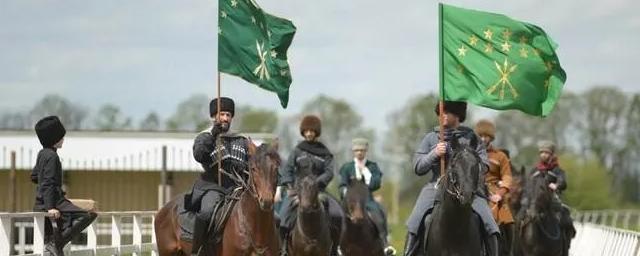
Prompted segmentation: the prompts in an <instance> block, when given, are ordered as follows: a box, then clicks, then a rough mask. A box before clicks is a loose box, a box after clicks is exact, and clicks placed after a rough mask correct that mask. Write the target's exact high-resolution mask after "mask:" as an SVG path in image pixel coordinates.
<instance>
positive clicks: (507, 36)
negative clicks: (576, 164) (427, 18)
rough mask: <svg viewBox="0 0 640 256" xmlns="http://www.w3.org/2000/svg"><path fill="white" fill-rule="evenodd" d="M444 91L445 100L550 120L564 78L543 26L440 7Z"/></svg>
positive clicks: (501, 16) (478, 12)
mask: <svg viewBox="0 0 640 256" xmlns="http://www.w3.org/2000/svg"><path fill="white" fill-rule="evenodd" d="M440 26H441V27H440V33H441V35H440V51H441V52H440V54H441V56H440V59H441V63H440V65H441V71H440V72H441V74H440V75H441V79H440V81H441V82H440V83H441V84H440V86H441V88H440V92H441V94H442V95H441V96H442V97H443V98H444V99H445V100H459V101H469V102H471V103H474V104H476V105H480V106H484V107H487V108H492V109H498V110H505V109H518V110H521V111H523V112H525V113H527V114H530V115H537V116H547V115H548V114H549V113H550V112H551V110H553V107H554V105H555V104H556V101H558V99H559V98H560V93H561V91H562V87H563V84H564V82H565V80H566V74H565V72H564V70H562V68H561V67H560V62H559V61H558V56H557V55H556V53H555V48H556V47H557V45H556V44H555V43H554V42H553V41H552V40H551V38H549V37H548V36H547V34H546V33H545V32H544V31H543V30H542V29H541V28H539V27H537V26H535V25H532V24H528V23H525V22H521V21H517V20H513V19H511V18H509V17H507V16H504V15H501V14H494V13H487V12H480V11H475V10H468V9H462V8H457V7H453V6H449V5H443V4H440Z"/></svg>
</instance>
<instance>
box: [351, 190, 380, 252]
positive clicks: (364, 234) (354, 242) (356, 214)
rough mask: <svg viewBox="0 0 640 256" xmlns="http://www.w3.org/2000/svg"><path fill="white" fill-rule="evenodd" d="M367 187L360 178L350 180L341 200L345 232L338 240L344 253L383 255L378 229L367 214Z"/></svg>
mask: <svg viewBox="0 0 640 256" xmlns="http://www.w3.org/2000/svg"><path fill="white" fill-rule="evenodd" d="M368 199H369V187H368V186H367V184H365V183H364V182H363V181H361V180H351V181H350V182H349V185H348V186H347V192H346V194H345V197H344V200H343V207H344V210H345V212H346V214H347V220H346V225H345V232H344V235H343V236H342V240H341V241H340V249H341V250H342V253H343V254H344V255H349V256H351V255H353V256H369V255H371V256H376V255H377V256H383V255H384V248H383V247H384V245H383V243H384V242H383V241H381V239H380V236H379V235H378V232H380V231H379V230H377V229H376V227H375V224H374V223H373V222H372V221H371V218H369V216H368V214H367V209H366V205H367V200H368Z"/></svg>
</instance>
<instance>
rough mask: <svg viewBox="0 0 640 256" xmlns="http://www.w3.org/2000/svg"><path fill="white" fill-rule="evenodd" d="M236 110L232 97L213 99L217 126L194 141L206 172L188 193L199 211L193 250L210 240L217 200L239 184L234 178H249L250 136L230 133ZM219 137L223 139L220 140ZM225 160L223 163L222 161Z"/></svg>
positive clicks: (196, 155)
mask: <svg viewBox="0 0 640 256" xmlns="http://www.w3.org/2000/svg"><path fill="white" fill-rule="evenodd" d="M234 114H235V103H234V102H233V100H232V99H230V98H226V97H222V98H220V111H218V99H214V100H212V101H211V102H210V103H209V116H210V117H211V120H212V122H213V126H212V127H210V128H207V129H206V130H204V131H202V132H200V134H198V136H197V137H196V138H195V140H194V143H193V157H194V158H195V160H196V161H198V163H200V164H201V165H202V168H203V169H204V173H202V174H201V175H200V177H199V178H198V179H197V180H196V181H195V183H194V184H193V189H192V191H191V193H190V194H187V196H186V197H185V205H186V208H187V209H188V210H191V211H194V212H197V214H196V220H195V222H194V229H193V230H194V231H193V249H192V254H196V253H198V252H199V250H200V248H201V247H202V246H203V245H204V244H205V243H206V241H207V238H206V237H207V236H206V235H207V233H208V231H209V227H211V226H214V225H210V218H211V217H212V215H213V214H214V209H215V207H216V205H217V204H219V203H221V202H222V199H223V198H224V195H225V194H226V193H228V192H230V191H231V190H233V189H235V188H237V187H238V186H239V184H237V182H236V181H235V180H234V179H238V178H240V179H243V180H244V181H245V182H246V181H247V174H246V173H245V171H246V170H247V163H248V161H249V156H248V148H247V143H248V140H247V139H246V138H245V137H242V136H240V135H237V134H231V133H228V131H229V128H230V126H231V121H232V120H233V116H234ZM218 138H219V139H220V140H221V141H220V142H219V143H218V141H217V140H218ZM219 160H220V161H221V165H222V166H221V167H219V166H218V161H219ZM219 170H221V171H223V173H224V175H223V176H222V177H223V178H222V183H221V184H222V186H220V185H218V171H219Z"/></svg>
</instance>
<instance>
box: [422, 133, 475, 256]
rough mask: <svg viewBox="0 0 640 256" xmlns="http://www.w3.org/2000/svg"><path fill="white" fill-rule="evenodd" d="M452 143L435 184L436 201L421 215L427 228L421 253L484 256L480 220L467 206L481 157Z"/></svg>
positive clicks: (473, 191)
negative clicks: (430, 209) (428, 213)
mask: <svg viewBox="0 0 640 256" xmlns="http://www.w3.org/2000/svg"><path fill="white" fill-rule="evenodd" d="M453 146H454V148H453V155H452V157H451V159H450V163H449V165H448V166H447V170H446V173H445V175H444V177H441V178H440V181H439V185H438V195H437V198H438V199H439V203H437V204H436V205H435V207H434V209H433V212H432V214H431V215H430V216H428V217H427V218H425V226H429V228H428V229H427V234H428V235H427V236H426V239H425V241H424V242H423V243H422V246H423V247H424V250H423V252H424V253H426V255H430V256H431V255H469V256H471V255H486V253H485V251H486V250H485V249H484V246H483V243H482V241H483V239H484V238H483V237H484V235H483V234H484V229H483V227H482V221H481V220H480V217H479V216H477V215H476V214H475V213H474V212H473V210H472V208H471V204H472V202H473V200H474V193H475V192H476V191H477V189H478V186H479V185H478V184H479V179H480V178H481V177H480V168H481V159H480V157H479V156H478V155H477V153H476V152H475V150H473V149H472V148H470V147H467V146H459V145H453ZM429 222H430V223H431V224H427V223H429Z"/></svg>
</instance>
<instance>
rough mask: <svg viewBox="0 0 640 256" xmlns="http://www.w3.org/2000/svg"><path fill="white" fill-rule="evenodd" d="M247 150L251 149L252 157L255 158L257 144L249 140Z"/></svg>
mask: <svg viewBox="0 0 640 256" xmlns="http://www.w3.org/2000/svg"><path fill="white" fill-rule="evenodd" d="M247 148H248V149H249V155H250V156H253V155H255V154H256V151H257V147H256V144H255V143H253V140H252V139H251V138H248V142H247Z"/></svg>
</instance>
